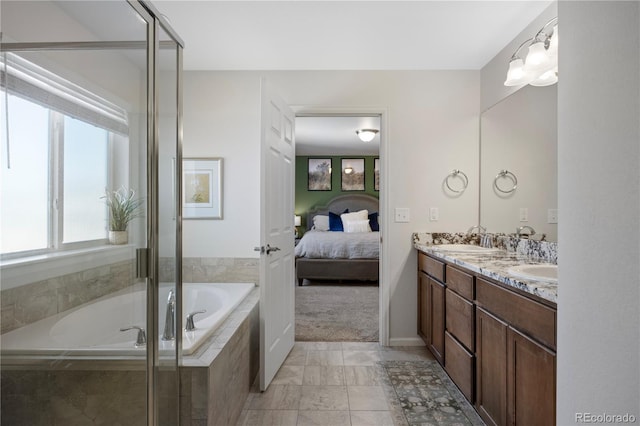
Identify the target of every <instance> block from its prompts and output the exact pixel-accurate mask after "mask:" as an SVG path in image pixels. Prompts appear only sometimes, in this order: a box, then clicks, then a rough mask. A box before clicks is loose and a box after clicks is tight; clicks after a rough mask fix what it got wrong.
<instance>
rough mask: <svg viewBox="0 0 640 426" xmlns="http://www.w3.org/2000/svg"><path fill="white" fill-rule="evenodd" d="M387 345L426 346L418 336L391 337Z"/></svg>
mask: <svg viewBox="0 0 640 426" xmlns="http://www.w3.org/2000/svg"><path fill="white" fill-rule="evenodd" d="M389 346H426V345H425V344H424V340H422V339H421V338H420V337H395V338H394V337H392V338H390V339H389Z"/></svg>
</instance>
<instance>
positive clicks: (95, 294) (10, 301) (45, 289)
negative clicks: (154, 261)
mask: <svg viewBox="0 0 640 426" xmlns="http://www.w3.org/2000/svg"><path fill="white" fill-rule="evenodd" d="M134 273H135V264H134V262H133V261H124V262H117V263H113V264H110V265H105V266H100V267H96V268H91V269H86V270H84V271H80V272H74V273H71V274H66V275H61V276H58V277H55V278H49V279H46V280H43V281H38V282H34V283H30V284H26V285H22V286H19V287H14V288H9V289H5V290H2V291H1V292H0V300H1V302H0V311H1V314H2V319H1V327H2V329H1V332H2V333H6V332H8V331H11V330H15V329H16V328H20V327H22V326H25V325H27V324H31V323H33V322H36V321H39V320H41V319H43V318H46V317H49V316H52V315H56V314H58V313H60V312H63V311H66V310H69V309H71V308H75V307H76V306H79V305H82V304H83V303H87V302H90V301H91V300H94V299H97V298H99V297H102V296H105V295H107V294H109V293H113V292H116V291H118V290H121V289H123V288H126V287H128V286H131V285H132V284H133V282H134Z"/></svg>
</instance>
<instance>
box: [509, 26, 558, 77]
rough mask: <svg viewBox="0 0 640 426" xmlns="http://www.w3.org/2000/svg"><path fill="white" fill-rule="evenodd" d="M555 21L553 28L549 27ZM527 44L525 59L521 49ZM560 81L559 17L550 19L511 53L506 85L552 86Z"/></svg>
mask: <svg viewBox="0 0 640 426" xmlns="http://www.w3.org/2000/svg"><path fill="white" fill-rule="evenodd" d="M553 23H555V25H554V27H553V28H552V29H549V28H548V27H549V26H550V25H551V24H553ZM525 46H527V48H528V52H527V55H526V57H525V58H524V59H523V58H522V56H521V55H520V51H521V50H522V49H523V48H524V47H525ZM557 82H558V17H557V16H556V17H555V18H553V19H551V20H549V21H548V22H547V23H546V24H544V26H543V27H542V28H541V29H540V31H538V32H537V33H536V35H535V36H534V37H532V38H530V39H528V40H525V41H524V42H523V43H522V44H521V45H520V46H519V47H518V48H517V49H516V51H515V52H514V53H513V55H511V59H510V60H509V70H508V71H507V79H506V80H505V82H504V85H505V86H521V85H524V84H530V85H532V86H550V85H552V84H555V83H557Z"/></svg>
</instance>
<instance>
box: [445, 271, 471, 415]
mask: <svg viewBox="0 0 640 426" xmlns="http://www.w3.org/2000/svg"><path fill="white" fill-rule="evenodd" d="M445 275H446V280H445V284H446V290H445V330H446V331H445V345H444V358H445V364H444V369H445V370H446V371H447V374H449V376H450V377H451V379H452V380H453V382H454V383H455V384H456V385H457V386H458V388H459V389H460V391H461V392H462V393H463V394H464V396H465V397H466V398H467V399H468V400H469V401H470V402H472V403H473V401H474V395H475V392H474V364H475V359H474V358H475V356H474V348H475V327H474V323H475V306H474V304H473V294H474V279H475V278H474V277H473V276H472V275H470V274H467V273H465V272H463V271H461V270H459V269H456V268H454V267H452V266H450V265H447V266H446V273H445Z"/></svg>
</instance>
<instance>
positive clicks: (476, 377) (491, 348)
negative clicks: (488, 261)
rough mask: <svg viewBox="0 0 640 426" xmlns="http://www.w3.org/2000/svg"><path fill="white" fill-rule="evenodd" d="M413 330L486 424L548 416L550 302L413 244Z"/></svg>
mask: <svg viewBox="0 0 640 426" xmlns="http://www.w3.org/2000/svg"><path fill="white" fill-rule="evenodd" d="M418 259H419V260H418V265H419V266H418V269H419V270H418V333H419V334H420V336H421V337H422V338H423V340H424V341H425V343H426V344H427V346H428V347H429V349H430V350H431V352H432V353H433V354H434V356H435V357H436V359H437V360H438V361H439V362H440V363H441V364H442V365H443V367H444V369H445V371H446V372H447V374H448V375H449V376H450V377H451V379H452V380H453V382H454V383H455V384H456V385H457V386H458V388H459V389H460V391H461V392H462V393H463V394H464V396H465V397H466V398H467V399H468V400H469V401H470V402H471V403H472V404H474V406H475V408H476V411H477V412H478V413H479V414H480V416H481V417H482V419H483V420H484V421H485V422H486V423H487V424H489V425H534V424H540V425H542V424H544V425H553V424H555V416H556V408H555V399H556V386H555V382H556V352H555V351H556V317H557V309H556V305H555V304H554V303H552V302H548V301H545V300H542V299H540V298H536V297H534V296H529V295H527V294H526V293H524V292H522V291H519V290H515V289H514V290H512V289H511V288H509V287H507V286H505V285H502V284H499V283H497V282H494V281H493V280H492V279H488V278H486V277H484V276H480V275H476V274H475V273H474V272H472V271H469V270H467V269H464V268H462V267H460V266H459V265H455V266H454V265H450V264H448V263H446V262H443V261H440V260H439V259H435V258H432V257H430V256H428V255H426V254H425V253H423V252H420V251H418Z"/></svg>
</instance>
